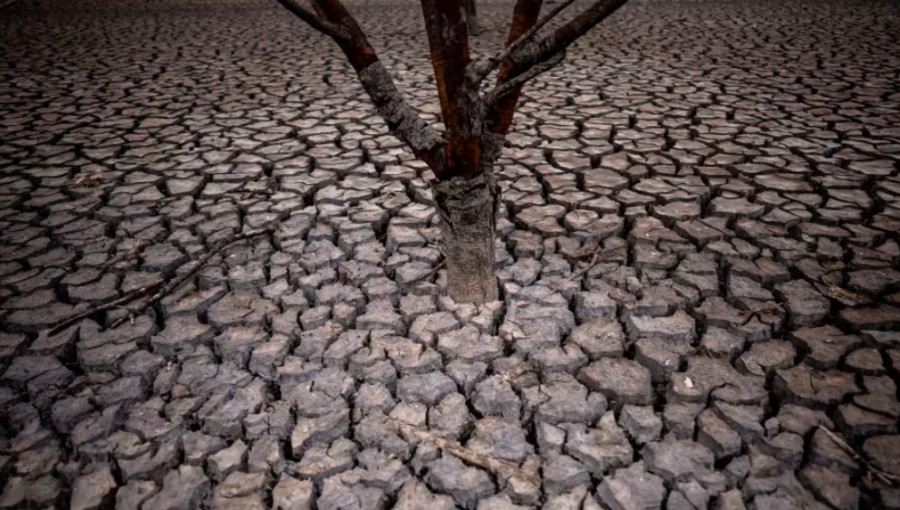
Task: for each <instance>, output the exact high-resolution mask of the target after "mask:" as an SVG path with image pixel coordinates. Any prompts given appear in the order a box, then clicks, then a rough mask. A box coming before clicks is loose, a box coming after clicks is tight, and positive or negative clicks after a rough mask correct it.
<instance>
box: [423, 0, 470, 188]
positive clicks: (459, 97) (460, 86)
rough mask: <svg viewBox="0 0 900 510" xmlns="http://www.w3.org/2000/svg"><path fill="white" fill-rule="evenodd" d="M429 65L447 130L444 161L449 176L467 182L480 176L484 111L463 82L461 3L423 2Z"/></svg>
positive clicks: (465, 57) (465, 48)
mask: <svg viewBox="0 0 900 510" xmlns="http://www.w3.org/2000/svg"><path fill="white" fill-rule="evenodd" d="M422 14H423V16H424V18H425V31H426V33H427V34H428V45H429V47H430V49H431V65H432V67H433V68H434V78H435V84H436V85H437V89H438V96H439V98H440V101H441V115H442V117H443V120H444V125H445V126H446V127H447V139H448V140H447V142H448V143H447V147H446V149H445V159H446V164H447V168H448V169H450V170H452V175H450V174H447V175H443V176H441V177H442V178H445V179H446V178H450V177H454V176H457V175H459V176H462V177H464V178H467V179H470V178H472V177H474V176H475V175H477V174H478V173H479V172H481V168H482V166H481V150H482V147H481V130H482V126H483V113H482V112H483V109H482V106H481V101H480V98H479V96H478V90H477V89H476V88H474V87H471V86H470V84H469V83H468V81H467V80H466V75H465V73H466V66H467V65H468V64H469V62H470V57H469V28H468V22H467V18H466V15H465V9H464V6H463V5H462V3H461V2H460V0H422Z"/></svg>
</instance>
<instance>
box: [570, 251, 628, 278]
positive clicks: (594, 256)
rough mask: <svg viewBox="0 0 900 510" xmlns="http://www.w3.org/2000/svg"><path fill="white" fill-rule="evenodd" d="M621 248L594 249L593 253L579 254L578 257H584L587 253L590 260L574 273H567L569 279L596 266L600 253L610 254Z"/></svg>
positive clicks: (603, 254)
mask: <svg viewBox="0 0 900 510" xmlns="http://www.w3.org/2000/svg"><path fill="white" fill-rule="evenodd" d="M622 249H624V247H619V248H605V249H602V250H594V251H593V253H585V254H584V255H581V256H580V257H586V256H588V255H591V261H590V262H588V264H587V265H586V266H584V267H583V268H581V269H579V270H578V271H575V272H574V273H572V274H571V275H569V280H574V279H575V278H578V277H579V276H582V275H584V274H585V273H587V272H588V271H590V270H591V269H593V268H594V266H596V265H597V264H598V263H599V262H600V256H601V255H602V256H606V255H610V254H615V253H616V252H617V251H619V250H622ZM580 257H579V258H580Z"/></svg>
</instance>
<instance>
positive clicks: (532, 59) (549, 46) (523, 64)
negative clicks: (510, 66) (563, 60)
mask: <svg viewBox="0 0 900 510" xmlns="http://www.w3.org/2000/svg"><path fill="white" fill-rule="evenodd" d="M625 2H627V0H599V1H597V2H594V3H593V4H592V5H591V6H590V7H588V8H587V9H585V10H584V11H583V12H582V13H581V14H579V15H577V16H575V17H574V18H572V19H571V20H570V21H569V22H568V23H566V24H564V25H562V26H560V27H559V28H557V29H556V30H555V31H553V32H552V33H551V34H549V35H546V36H544V37H543V38H541V39H540V40H538V41H531V42H526V43H524V44H522V46H521V47H519V49H518V50H516V51H514V52H513V53H512V55H510V58H511V59H512V60H513V61H514V62H515V64H516V67H517V69H519V70H522V69H524V68H527V67H530V66H534V65H537V64H539V63H541V62H543V61H545V60H548V59H549V58H550V57H552V56H553V55H555V54H557V53H559V52H561V51H563V50H565V49H566V48H568V47H569V45H571V44H572V43H573V42H575V41H576V40H577V39H578V38H579V37H581V36H583V35H584V34H586V33H587V32H588V30H590V29H592V28H594V27H595V26H596V25H597V24H598V23H600V22H601V21H603V20H604V19H606V18H607V17H609V15H610V14H612V13H614V12H616V10H617V9H618V8H619V7H621V6H623V5H625ZM516 74H518V73H516Z"/></svg>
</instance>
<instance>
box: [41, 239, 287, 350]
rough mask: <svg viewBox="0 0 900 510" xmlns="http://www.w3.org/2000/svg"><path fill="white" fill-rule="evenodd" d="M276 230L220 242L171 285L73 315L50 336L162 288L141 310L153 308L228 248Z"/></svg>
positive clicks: (155, 285)
mask: <svg viewBox="0 0 900 510" xmlns="http://www.w3.org/2000/svg"><path fill="white" fill-rule="evenodd" d="M275 230H276V227H275V226H274V225H269V226H267V227H263V228H261V229H258V230H252V231H250V232H245V233H243V234H238V235H236V236H234V237H231V238H229V239H225V240H223V241H222V242H220V243H219V244H217V245H216V246H215V247H213V248H212V249H211V250H209V251H208V252H206V253H204V254H203V256H202V257H200V258H199V259H197V260H196V261H194V267H192V268H191V270H190V271H186V272H185V273H184V274H182V275H181V276H178V277H176V278H173V279H172V280H171V281H169V283H167V284H165V285H163V284H164V283H165V282H163V281H159V282H156V283H153V284H151V285H147V286H146V287H141V288H140V289H138V290H136V291H134V292H130V293H128V294H126V295H124V296H122V297H120V298H118V299H115V300H113V301H110V302H109V303H104V304H102V305H98V306H95V307H93V308H90V309H88V310H85V311H84V312H81V313H79V314H76V315H73V316H71V317H68V318H66V319H63V320H61V321H60V322H58V323H56V325H55V326H53V328H52V329H51V330H50V332H49V333H48V335H49V336H53V335H55V334H57V333H59V332H60V331H63V330H64V329H66V328H68V327H69V326H71V325H73V324H75V323H76V322H79V321H81V320H83V319H87V318H88V317H90V316H91V315H94V314H95V313H99V312H106V311H108V310H112V309H113V308H118V307H120V306H122V305H125V304H127V303H130V302H132V301H134V300H136V299H139V298H141V297H143V296H146V295H148V294H150V293H151V292H153V291H154V290H156V289H159V288H160V287H162V289H160V290H159V291H158V292H157V293H156V294H154V295H153V296H152V297H151V298H150V299H148V300H147V301H146V302H145V303H143V304H142V305H141V307H140V308H146V307H148V306H151V305H153V304H155V303H156V302H157V301H159V300H160V299H162V298H163V297H165V296H166V295H167V294H169V293H170V292H172V291H173V290H175V289H177V288H178V287H180V286H181V285H182V284H184V283H185V282H186V281H188V280H189V279H190V278H192V277H193V276H194V275H195V274H197V272H198V271H200V269H201V268H202V267H203V266H205V265H206V264H207V263H208V262H209V261H210V260H211V259H212V258H213V257H214V256H215V255H217V254H219V253H221V252H222V250H224V249H226V248H228V247H229V246H231V245H233V244H235V243H239V242H241V241H246V240H247V239H252V238H254V237H258V236H261V235H263V234H271V233H273V232H275ZM135 312H136V310H135V309H134V308H128V313H129V317H130V316H132V315H133V314H134V313H135ZM123 321H124V319H119V320H117V321H116V322H115V323H113V324H112V325H111V326H110V327H109V329H113V328H115V327H116V326H118V325H119V324H121V323H122V322H123Z"/></svg>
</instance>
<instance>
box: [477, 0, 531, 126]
mask: <svg viewBox="0 0 900 510" xmlns="http://www.w3.org/2000/svg"><path fill="white" fill-rule="evenodd" d="M542 4H543V0H516V7H515V9H514V10H513V21H512V24H511V25H510V27H509V35H508V36H507V38H506V44H507V45H510V44H513V43H515V42H516V40H518V39H519V38H520V37H522V36H523V35H524V34H525V33H526V32H528V31H529V30H530V29H531V27H533V26H534V24H535V23H537V21H538V16H539V15H540V14H541V5H542ZM519 72H520V71H519ZM514 74H518V72H516V68H515V67H514V64H513V62H511V61H510V59H504V60H503V62H502V63H501V64H500V70H499V71H498V72H497V85H498V86H499V85H502V84H503V83H504V82H505V81H507V80H508V79H509V78H511V77H512V76H513V75H514ZM520 92H521V90H514V91H512V92H511V93H509V94H506V95H505V96H504V97H503V98H500V99H499V100H498V101H497V102H496V103H494V104H493V105H491V107H490V108H486V110H487V111H486V114H485V124H487V128H488V129H489V130H490V132H491V133H493V134H495V135H499V136H505V135H506V133H507V132H508V131H509V127H510V126H511V125H512V119H513V115H514V114H515V112H516V105H517V104H518V102H519V93H520Z"/></svg>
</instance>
